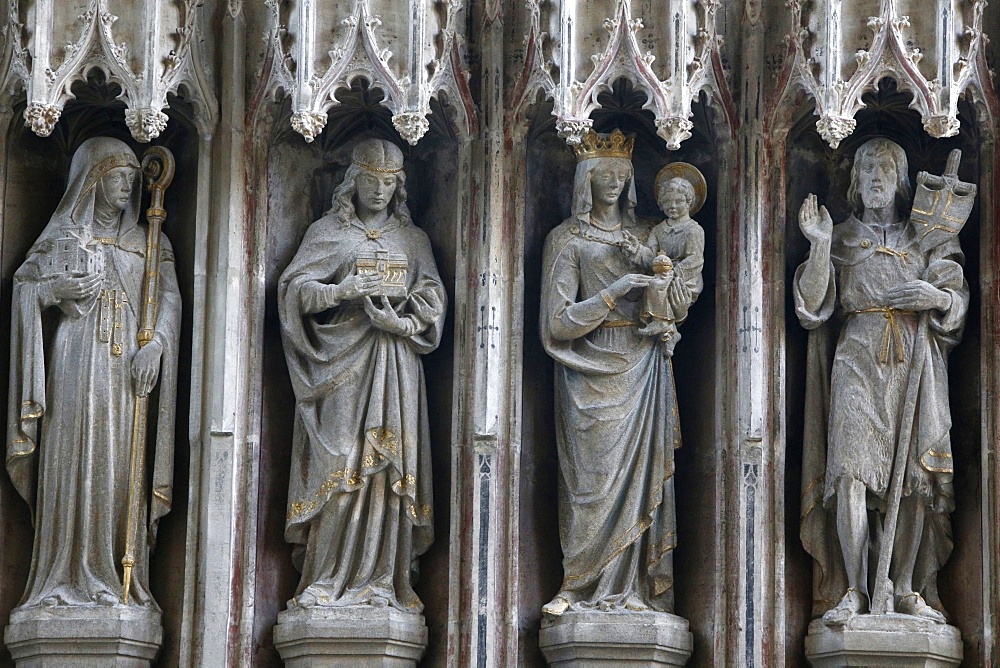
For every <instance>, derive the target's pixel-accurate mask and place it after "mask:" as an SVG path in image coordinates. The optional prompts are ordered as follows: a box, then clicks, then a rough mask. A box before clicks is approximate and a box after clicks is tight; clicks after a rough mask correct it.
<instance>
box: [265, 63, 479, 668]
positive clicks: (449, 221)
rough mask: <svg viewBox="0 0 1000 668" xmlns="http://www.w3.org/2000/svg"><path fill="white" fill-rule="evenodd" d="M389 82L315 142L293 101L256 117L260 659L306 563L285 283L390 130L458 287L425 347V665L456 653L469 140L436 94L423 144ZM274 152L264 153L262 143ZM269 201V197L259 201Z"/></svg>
mask: <svg viewBox="0 0 1000 668" xmlns="http://www.w3.org/2000/svg"><path fill="white" fill-rule="evenodd" d="M382 98H383V93H382V91H381V90H379V89H378V88H371V87H369V86H368V84H367V82H366V81H365V80H364V79H356V80H355V82H354V84H353V85H352V87H351V89H349V90H346V89H343V90H341V91H339V92H338V93H337V100H338V101H339V102H340V104H338V105H337V106H335V107H333V109H332V110H331V111H330V113H329V115H328V120H327V124H326V127H325V128H324V130H323V132H322V133H321V134H320V135H319V136H317V137H316V139H315V141H313V142H312V143H306V142H305V140H304V139H303V138H302V136H301V135H299V134H297V133H295V132H294V131H293V130H292V129H291V123H290V120H289V118H290V114H291V109H290V104H289V102H288V100H287V99H286V100H284V102H283V103H282V104H281V105H278V104H275V105H274V108H273V109H271V110H270V111H268V112H267V113H268V114H269V116H268V117H267V118H264V119H263V120H262V121H261V123H260V125H258V126H257V128H256V132H257V134H256V136H255V139H256V148H257V151H258V153H257V154H256V155H257V157H258V158H259V159H260V160H262V173H261V177H260V178H261V181H262V182H264V181H265V179H266V195H263V196H264V197H266V198H267V199H266V204H264V205H263V206H264V207H265V210H266V213H261V214H260V216H259V218H258V220H260V219H264V220H265V221H266V222H265V223H264V224H263V226H262V227H261V228H259V229H257V230H256V234H257V239H256V241H257V252H258V253H259V257H260V258H261V264H262V266H263V270H262V271H263V280H264V291H265V307H264V308H265V314H264V336H263V361H262V377H261V378H260V379H259V382H260V383H261V385H262V387H261V397H262V404H261V443H260V463H259V466H260V469H259V480H260V491H259V498H258V508H257V516H258V523H257V529H256V542H257V547H256V549H257V558H256V569H255V573H254V575H253V577H254V578H255V582H256V592H255V606H254V612H253V615H254V622H253V633H254V640H255V646H256V647H257V653H256V656H255V658H254V665H258V666H280V665H282V664H281V658H280V657H279V655H278V652H277V650H276V649H275V647H274V644H273V638H272V627H273V626H274V624H275V623H276V621H277V616H278V613H279V612H281V611H282V610H284V609H285V608H286V606H287V602H288V600H289V599H291V598H292V597H293V596H294V594H295V588H296V585H297V584H298V581H299V573H298V571H296V570H295V567H294V566H293V565H292V547H291V545H289V544H288V543H286V542H285V539H284V530H285V514H286V503H287V500H288V475H289V467H290V465H291V464H290V461H291V447H292V425H293V420H294V409H295V401H294V398H293V397H294V395H293V392H292V386H291V382H290V380H289V377H288V369H287V367H286V364H285V356H284V352H283V348H282V343H281V330H280V323H279V321H278V311H277V284H278V278H279V276H280V275H281V272H282V271H284V269H285V267H286V266H288V263H289V262H290V261H291V259H292V256H293V255H294V254H295V251H296V249H297V248H298V246H299V243H300V242H301V240H302V237H303V235H304V234H305V231H306V228H307V227H308V226H309V224H310V223H312V222H313V221H315V220H317V219H318V218H320V217H321V216H322V215H323V214H324V213H325V212H326V211H327V210H328V209H329V208H330V202H331V197H332V194H333V191H334V189H335V188H336V187H337V186H338V185H339V184H340V182H341V180H342V179H343V176H344V172H345V171H346V169H347V167H348V165H350V162H351V151H352V150H353V148H354V146H355V144H356V143H357V142H358V141H360V140H363V139H368V138H378V139H387V140H389V141H391V142H393V143H394V144H396V145H397V146H399V148H400V149H401V150H402V151H403V155H404V160H405V172H406V191H407V193H408V196H409V197H408V200H407V202H408V206H409V208H410V213H411V214H412V216H413V222H414V224H416V225H417V227H419V228H421V229H422V230H424V231H425V232H426V233H427V235H428V236H429V237H430V241H431V246H432V249H433V252H434V259H435V261H436V262H437V266H438V270H439V271H440V273H441V278H442V281H443V282H444V285H445V289H446V290H447V292H448V315H447V320H446V322H445V327H444V336H443V339H442V341H441V345H440V346H439V347H438V349H437V350H436V351H434V352H433V353H431V354H429V355H427V356H425V357H424V360H423V362H424V375H425V380H426V384H427V395H428V410H429V414H430V421H431V442H432V460H433V466H432V468H433V476H434V544H433V545H432V546H431V548H430V550H429V551H428V552H427V553H426V554H425V555H423V557H421V558H420V577H419V580H418V581H417V583H416V584H415V587H414V588H415V589H416V591H417V594H418V595H419V596H420V598H421V600H422V601H423V603H424V612H423V614H424V617H425V619H426V623H427V627H428V647H427V650H426V652H425V653H424V658H423V664H424V665H443V664H444V662H445V654H446V652H447V620H448V578H449V576H448V542H449V540H448V539H449V522H450V510H449V505H450V504H449V499H450V497H451V492H450V485H451V482H450V480H451V469H450V462H451V447H450V444H451V440H452V398H453V390H454V383H453V358H454V331H455V321H454V318H455V302H456V295H455V292H456V286H455V271H456V257H457V246H456V244H457V242H458V239H457V234H458V233H457V224H458V218H459V215H460V214H459V212H460V210H461V209H460V198H462V197H464V196H465V193H464V188H463V187H461V186H460V185H459V184H460V183H461V182H462V180H461V178H460V175H459V173H458V172H459V169H460V167H459V165H460V159H459V151H460V145H459V141H458V139H456V136H457V135H456V129H455V126H454V121H453V118H454V113H453V110H452V108H451V107H450V106H449V105H448V104H447V102H445V103H444V104H441V103H439V102H438V101H437V100H434V101H432V103H431V108H432V113H431V114H430V116H429V117H428V119H429V121H430V130H429V131H428V132H427V134H426V135H425V136H424V137H423V138H421V140H420V142H419V143H418V144H417V145H416V146H412V147H411V146H410V145H409V144H407V143H406V142H405V141H403V140H402V139H401V138H400V136H399V134H398V132H397V131H396V130H395V128H394V127H393V125H392V119H391V115H390V112H389V110H388V109H387V108H386V107H384V106H382V105H381V104H380V101H381V100H382ZM261 151H263V152H261ZM258 206H261V203H260V202H258Z"/></svg>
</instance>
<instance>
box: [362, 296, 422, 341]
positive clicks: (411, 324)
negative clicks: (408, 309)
mask: <svg viewBox="0 0 1000 668" xmlns="http://www.w3.org/2000/svg"><path fill="white" fill-rule="evenodd" d="M364 305H365V313H367V314H368V317H369V318H371V321H372V324H373V325H375V327H376V328H378V329H381V330H382V331H383V332H388V333H389V334H395V335H397V336H413V335H414V334H416V333H417V332H418V331H419V330H418V329H417V323H416V321H415V319H414V318H412V317H405V318H401V317H399V315H397V314H396V311H395V310H394V309H393V308H392V304H390V303H389V300H388V299H387V298H386V297H385V296H383V297H382V308H378V307H377V306H375V304H374V303H373V302H372V298H371V297H365V301H364Z"/></svg>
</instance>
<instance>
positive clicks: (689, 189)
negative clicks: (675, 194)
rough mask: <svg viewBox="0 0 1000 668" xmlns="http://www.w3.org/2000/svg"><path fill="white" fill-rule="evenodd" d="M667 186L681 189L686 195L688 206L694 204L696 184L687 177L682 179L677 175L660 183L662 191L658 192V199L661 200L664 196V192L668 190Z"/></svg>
mask: <svg viewBox="0 0 1000 668" xmlns="http://www.w3.org/2000/svg"><path fill="white" fill-rule="evenodd" d="M667 188H673V189H674V190H679V191H681V194H682V195H684V199H686V200H687V203H688V206H691V205H692V204H694V197H695V195H694V186H693V185H691V182H690V181H688V180H687V179H682V178H681V177H679V176H675V177H674V178H672V179H668V180H667V181H664V182H663V183H662V184H660V191H659V192H658V193H656V199H657V200H659V199H661V198H662V197H663V193H665V192H666V191H667Z"/></svg>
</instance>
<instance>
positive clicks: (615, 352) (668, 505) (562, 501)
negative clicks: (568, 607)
mask: <svg viewBox="0 0 1000 668" xmlns="http://www.w3.org/2000/svg"><path fill="white" fill-rule="evenodd" d="M636 270H637V268H636V267H633V266H632V265H631V264H630V262H629V260H628V259H626V257H625V254H624V253H622V252H621V250H620V249H619V248H617V247H615V246H612V245H609V244H606V243H601V242H598V241H592V240H587V239H585V238H583V237H582V236H581V234H580V221H577V220H575V219H570V220H567V221H565V222H563V223H562V224H561V225H559V226H558V227H556V228H555V229H554V230H553V231H552V232H551V233H550V234H549V236H548V237H547V239H546V241H545V251H544V258H543V264H542V282H543V285H542V298H541V315H540V332H541V338H542V344H543V345H544V347H545V350H546V352H548V354H549V355H550V356H551V357H552V358H553V359H555V361H556V365H555V394H556V397H555V398H556V445H557V448H558V451H559V473H560V476H559V508H560V522H559V537H560V542H561V544H562V550H563V569H564V581H563V591H562V594H563V595H566V596H567V597H569V598H571V599H573V601H572V602H573V603H574V604H576V603H581V605H582V607H593V606H596V605H599V604H602V603H603V604H605V605H612V606H614V605H621V604H624V603H625V602H626V600H627V598H628V597H629V596H630V595H632V594H635V595H637V596H638V597H639V598H640V599H641V600H642V601H643V602H644V603H646V604H648V605H650V606H651V607H652V608H654V609H656V610H661V611H666V612H669V611H672V609H673V566H672V558H671V557H672V555H671V552H672V550H673V549H674V546H675V545H676V515H675V508H674V481H673V474H674V449H675V448H678V447H680V442H681V439H680V425H679V420H678V416H677V398H676V391H675V389H674V380H673V371H672V368H671V364H670V360H669V359H668V358H667V357H666V356H664V354H663V352H662V350H661V345H662V344H661V342H660V341H659V340H657V339H654V338H652V337H642V336H639V335H638V334H637V333H636V327H635V326H634V325H635V324H636V323H637V322H638V319H639V318H638V315H639V310H640V303H639V300H640V299H641V297H640V293H639V291H637V290H636V291H633V293H630V294H629V295H626V296H625V297H623V298H621V299H619V300H618V303H617V305H616V308H615V309H613V310H611V311H610V312H609V311H608V307H607V305H606V304H605V302H604V300H603V299H602V298H601V296H600V295H599V293H600V291H601V290H602V289H604V288H606V287H608V286H609V285H611V283H613V282H614V281H615V280H617V279H618V278H620V277H621V276H624V275H625V274H627V273H631V272H633V271H636ZM612 321H618V323H615V324H621V323H622V322H623V321H629V322H631V323H632V325H629V326H603V327H602V326H601V325H602V323H605V322H612Z"/></svg>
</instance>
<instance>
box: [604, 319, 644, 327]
mask: <svg viewBox="0 0 1000 668" xmlns="http://www.w3.org/2000/svg"><path fill="white" fill-rule="evenodd" d="M639 325H640V323H638V322H636V321H635V320H605V321H604V322H602V323H601V324H600V326H601V327H638V326H639Z"/></svg>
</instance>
